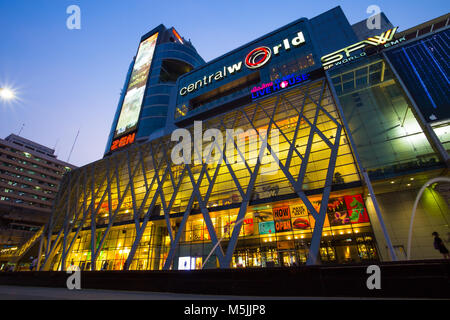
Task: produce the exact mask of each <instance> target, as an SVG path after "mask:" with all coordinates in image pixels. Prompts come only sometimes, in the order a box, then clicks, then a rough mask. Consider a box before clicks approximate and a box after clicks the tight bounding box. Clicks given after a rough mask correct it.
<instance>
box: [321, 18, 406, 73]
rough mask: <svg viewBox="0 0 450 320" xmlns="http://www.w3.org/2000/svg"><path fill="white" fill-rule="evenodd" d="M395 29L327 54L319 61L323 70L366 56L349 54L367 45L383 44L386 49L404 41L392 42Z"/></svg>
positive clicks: (362, 53) (363, 53)
mask: <svg viewBox="0 0 450 320" xmlns="http://www.w3.org/2000/svg"><path fill="white" fill-rule="evenodd" d="M397 29H398V27H396V28H394V29H389V30H388V31H386V32H383V33H382V34H381V35H379V36H374V37H370V38H367V39H366V40H363V41H361V42H358V43H355V44H352V45H351V46H348V47H346V48H343V49H340V50H338V51H335V52H333V53H330V54H327V55H326V56H323V57H322V59H321V61H322V64H323V67H324V69H325V70H328V69H330V68H332V67H334V66H338V65H342V64H345V63H347V62H350V61H354V60H356V59H359V58H361V57H364V56H366V53H365V52H361V53H360V54H357V55H353V56H351V53H352V52H355V51H357V50H360V49H363V48H365V47H366V46H368V45H369V46H375V47H377V46H379V45H382V44H383V45H384V46H385V47H386V48H388V47H391V46H393V45H396V44H397V43H400V42H402V41H404V40H405V38H401V39H398V40H396V41H392V39H393V38H394V35H395V33H396V32H397ZM388 42H389V43H388Z"/></svg>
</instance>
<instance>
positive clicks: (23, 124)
mask: <svg viewBox="0 0 450 320" xmlns="http://www.w3.org/2000/svg"><path fill="white" fill-rule="evenodd" d="M23 127H25V123H22V127H21V128H20V130H19V133H18V134H17V135H18V136H20V134H21V133H22V130H23Z"/></svg>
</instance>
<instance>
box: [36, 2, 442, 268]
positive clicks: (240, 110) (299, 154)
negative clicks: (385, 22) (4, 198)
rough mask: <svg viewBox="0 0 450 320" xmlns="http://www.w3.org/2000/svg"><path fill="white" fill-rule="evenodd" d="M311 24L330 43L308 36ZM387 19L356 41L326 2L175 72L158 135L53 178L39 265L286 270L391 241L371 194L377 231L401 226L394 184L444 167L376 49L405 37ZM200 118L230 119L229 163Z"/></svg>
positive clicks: (358, 257) (226, 125)
mask: <svg viewBox="0 0 450 320" xmlns="http://www.w3.org/2000/svg"><path fill="white" fill-rule="evenodd" d="M324 21H326V23H325V22H324ZM325 27H328V28H329V30H332V31H330V32H332V36H335V39H334V40H336V41H321V39H323V37H326V36H327V35H326V33H325V31H326V30H325V29H324V28H325ZM387 27H389V29H387V30H382V31H381V32H380V34H381V35H380V36H374V37H371V38H369V39H368V40H367V41H361V42H358V40H357V39H358V37H357V36H356V35H355V34H354V33H353V31H352V29H351V26H350V25H349V24H348V22H347V21H346V18H345V16H344V15H343V13H342V11H341V9H340V8H335V9H332V10H330V11H329V12H326V13H324V14H322V15H320V16H318V17H316V18H313V19H311V20H308V19H300V20H297V21H295V22H293V23H290V24H288V25H287V26H285V27H283V28H280V29H278V30H276V31H274V32H272V33H270V34H268V35H265V36H263V37H261V38H259V39H257V40H255V41H253V42H251V43H249V44H247V45H245V46H243V47H240V48H238V49H236V50H233V51H231V52H230V53H228V54H226V55H224V56H222V57H219V58H217V59H215V60H213V61H211V62H210V63H208V64H204V65H201V66H199V67H197V68H194V69H193V70H192V71H191V72H189V73H187V74H184V75H181V76H179V77H178V78H177V79H178V80H177V82H176V85H175V84H174V85H173V90H171V95H170V103H169V106H168V109H167V110H168V113H167V119H165V120H166V121H167V123H168V124H167V126H166V127H165V128H164V130H162V131H161V134H159V135H155V136H154V137H153V138H152V139H151V140H147V141H145V142H141V143H133V144H131V145H126V141H125V140H124V146H123V147H124V148H123V149H122V150H119V151H118V152H114V153H112V154H110V155H109V156H107V157H105V158H104V159H102V160H99V161H97V162H94V163H91V164H89V165H86V166H84V167H82V168H80V169H78V170H74V171H73V172H71V173H70V174H68V175H66V176H65V179H64V181H63V184H62V187H61V190H60V193H59V197H58V201H57V202H56V203H55V208H54V213H53V216H52V219H51V220H50V222H49V225H48V228H47V229H46V232H45V236H44V237H43V240H42V248H43V249H42V252H43V259H42V262H41V270H66V269H67V268H69V267H70V266H71V265H74V266H78V267H80V268H81V269H83V270H198V269H208V268H249V267H252V268H253V267H254V268H261V267H262V268H264V267H295V266H300V265H305V264H314V263H323V264H326V263H330V264H333V263H338V264H341V263H360V262H364V261H382V260H389V259H390V257H389V254H391V255H392V253H393V252H394V250H395V252H396V253H397V254H399V253H401V252H402V245H401V244H399V241H400V240H399V239H401V238H402V237H400V236H399V237H393V238H394V241H392V242H393V246H391V242H390V241H389V240H388V239H386V238H387V237H385V235H386V233H383V232H384V231H386V227H385V225H384V222H383V221H382V219H380V215H378V213H379V212H378V211H377V210H378V209H377V208H375V207H378V206H375V205H374V202H375V201H376V199H377V198H379V199H381V200H380V207H382V209H383V215H384V218H385V219H386V221H388V223H387V225H388V229H389V231H390V232H391V233H392V230H394V229H395V231H396V233H397V232H403V231H401V230H404V229H405V227H404V222H401V224H395V221H394V219H392V220H391V217H392V216H394V217H395V218H396V219H397V220H400V219H398V218H397V217H396V216H395V214H396V212H391V211H390V208H391V207H395V206H396V198H398V203H399V204H402V205H403V206H407V205H409V203H410V202H412V200H409V198H408V197H410V195H411V194H412V193H413V191H409V190H408V188H409V187H411V190H413V184H416V185H415V186H414V187H417V186H418V185H419V183H425V181H426V180H427V179H428V178H430V177H434V176H437V175H439V174H441V173H442V172H443V170H445V168H446V165H445V159H444V157H445V155H443V154H442V152H441V149H442V148H441V149H439V147H438V146H437V145H436V143H439V141H438V140H437V139H434V138H433V137H432V136H431V135H430V132H429V131H427V130H428V129H427V128H426V127H425V126H424V125H423V123H422V122H421V120H420V119H419V117H418V115H417V112H416V111H415V110H413V109H412V107H413V103H412V100H411V99H410V97H409V95H408V94H407V92H405V90H404V86H403V85H402V82H401V80H399V78H398V76H397V75H396V72H395V69H393V68H392V66H391V65H390V62H389V60H388V59H386V56H385V54H384V53H383V52H381V49H380V45H381V47H383V46H382V45H386V43H388V46H384V48H385V49H386V48H388V47H389V48H390V47H392V48H395V45H400V44H402V43H403V42H404V43H408V40H407V37H405V40H404V41H400V40H399V39H398V38H396V37H395V33H396V30H397V29H396V28H393V27H392V26H387ZM174 34H175V33H174ZM328 36H330V35H328ZM402 36H403V35H402ZM155 37H156V36H155ZM177 39H178V38H177ZM370 39H372V40H370ZM373 39H375V40H373ZM155 41H156V40H155ZM179 41H180V40H179ZM181 41H182V40H181ZM365 47H368V49H367V48H365ZM340 48H344V49H340ZM349 48H351V49H349ZM355 48H357V49H355ZM363 49H364V50H366V49H367V51H362V50H363ZM358 50H359V51H358ZM330 52H332V53H333V54H330ZM342 52H345V53H348V54H349V56H351V55H355V54H356V55H358V57H359V58H358V59H355V61H347V62H345V63H344V64H342V65H333V66H328V67H327V68H324V66H323V64H322V63H321V62H323V60H322V59H321V58H323V57H328V58H329V59H331V60H333V63H338V62H339V61H338V60H339V59H341V56H340V53H342ZM336 53H338V54H336ZM350 53H351V54H350ZM330 57H331V58H330ZM338 58H339V59H338ZM336 59H337V60H336ZM335 60H336V61H335ZM327 61H328V60H327ZM338 64H339V63H338ZM131 77H133V76H132V74H131ZM161 77H162V78H164V79H165V78H166V77H167V75H163V76H161ZM172 78H173V77H172ZM160 79H161V78H160ZM125 97H126V96H125ZM125 99H126V98H125ZM199 121H202V122H201V126H200V127H199V126H198V123H199ZM130 123H131V122H130ZM137 125H141V124H139V123H138V124H137ZM114 128H115V126H114ZM124 128H125V131H123V132H122V133H123V134H130V132H131V133H132V130H133V128H132V126H131V127H129V128H128V129H127V127H126V126H124ZM198 128H200V129H198ZM175 129H184V130H186V131H187V132H188V133H189V134H190V136H192V137H195V136H199V135H200V137H201V138H203V139H200V140H201V142H200V149H201V150H202V153H203V156H205V155H206V160H205V161H203V162H200V163H198V162H196V161H195V160H196V157H197V155H196V154H195V151H196V150H197V149H196V148H197V147H198V143H199V142H198V141H193V140H192V141H191V140H189V143H188V150H189V156H186V158H189V159H188V160H189V161H190V162H189V163H186V162H185V163H175V162H174V161H172V160H173V154H172V151H173V150H174V148H175V147H176V146H177V144H178V142H179V141H177V140H176V139H175V140H174V139H172V136H171V134H172V132H173V131H174V130H175ZM209 129H215V130H216V132H218V133H220V134H222V136H224V137H225V140H227V141H224V142H229V141H228V140H229V139H228V136H227V135H226V132H227V131H228V130H231V129H232V130H234V131H235V132H236V130H237V129H239V130H242V131H238V132H239V133H238V134H236V135H235V136H232V139H231V141H232V143H231V145H233V146H234V147H235V149H234V151H233V153H232V154H231V158H232V159H234V160H239V161H228V160H230V154H228V153H226V151H227V150H228V149H227V148H226V145H227V144H225V147H224V146H223V145H219V143H218V142H217V140H211V139H210V140H208V139H205V135H206V133H207V131H208V130H209ZM127 130H131V131H127ZM198 130H200V132H198ZM249 132H253V135H252V134H247V133H249ZM255 137H256V138H257V139H253V138H255ZM133 139H134V138H133ZM433 139H434V140H433ZM441 139H442V138H441ZM133 141H134V140H133ZM119 144H120V141H119ZM191 150H194V151H193V152H191ZM183 153H184V149H183ZM183 156H184V154H183ZM200 158H201V157H200ZM211 158H214V159H215V160H216V162H213V163H210V162H209V161H208V160H210V159H211ZM274 163H276V165H275V166H274ZM369 177H370V179H369ZM371 180H373V185H374V186H375V193H376V194H377V196H376V197H375V195H374V194H369V192H368V185H370V186H372V185H371V184H370V183H371V182H370V181H371ZM399 181H400V182H399ZM395 188H397V189H395ZM377 203H378V202H377ZM405 203H406V205H405ZM430 221H431V218H430ZM436 221H437V220H436ZM440 223H441V222H436V223H435V222H434V221H433V222H432V223H430V226H431V227H434V226H435V225H438V226H440ZM399 230H400V231H399ZM388 246H390V248H389V250H390V251H389V250H388V249H386V248H388ZM418 247H420V245H418Z"/></svg>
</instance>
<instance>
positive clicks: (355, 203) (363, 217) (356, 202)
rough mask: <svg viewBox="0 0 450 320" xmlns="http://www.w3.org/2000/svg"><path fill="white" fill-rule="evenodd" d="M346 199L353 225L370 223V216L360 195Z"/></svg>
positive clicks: (346, 197)
mask: <svg viewBox="0 0 450 320" xmlns="http://www.w3.org/2000/svg"><path fill="white" fill-rule="evenodd" d="M344 199H345V204H346V205H347V211H348V214H349V218H350V222H351V223H353V224H354V223H365V222H369V215H368V214H367V210H366V207H365V205H364V200H363V197H362V196H361V195H360V194H358V195H354V196H345V197H344Z"/></svg>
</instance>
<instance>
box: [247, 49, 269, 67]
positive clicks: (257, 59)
mask: <svg viewBox="0 0 450 320" xmlns="http://www.w3.org/2000/svg"><path fill="white" fill-rule="evenodd" d="M271 57H272V51H271V50H270V48H267V47H259V48H256V49H253V50H252V51H251V52H250V53H249V54H248V55H247V57H245V66H246V67H247V68H249V69H258V68H260V67H262V66H263V65H265V64H266V63H267V62H269V60H270V58H271Z"/></svg>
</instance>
